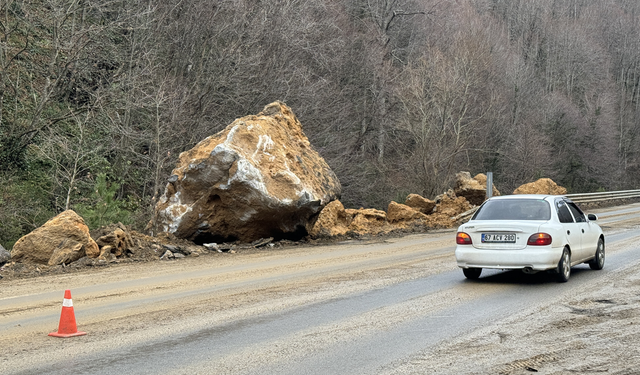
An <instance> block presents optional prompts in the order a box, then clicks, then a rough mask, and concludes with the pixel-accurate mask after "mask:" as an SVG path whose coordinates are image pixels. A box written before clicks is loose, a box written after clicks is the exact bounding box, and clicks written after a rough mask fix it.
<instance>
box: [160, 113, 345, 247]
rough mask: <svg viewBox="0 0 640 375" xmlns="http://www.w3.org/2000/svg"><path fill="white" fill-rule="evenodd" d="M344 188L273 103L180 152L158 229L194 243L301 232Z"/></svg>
mask: <svg viewBox="0 0 640 375" xmlns="http://www.w3.org/2000/svg"><path fill="white" fill-rule="evenodd" d="M340 190H341V187H340V182H339V181H338V178H337V177H336V175H335V174H334V173H333V171H332V170H331V168H329V166H328V165H327V163H326V162H325V161H324V159H323V158H322V157H321V156H320V155H319V154H318V153H317V152H316V151H314V150H313V149H312V147H311V145H310V143H309V140H308V139H307V137H306V136H305V135H304V133H303V131H302V125H301V124H300V122H299V121H298V119H297V118H296V116H295V115H294V114H293V112H292V111H291V109H290V108H289V107H287V106H286V105H285V104H283V103H281V102H274V103H271V104H269V105H267V106H266V107H265V108H264V109H263V111H262V112H260V113H259V114H258V115H255V116H253V115H252V116H246V117H243V118H240V119H237V120H235V121H234V122H233V123H231V124H230V125H229V126H227V128H226V129H225V130H223V131H221V132H220V133H218V134H215V135H213V136H210V137H208V138H206V139H204V140H203V141H201V142H200V143H198V144H197V145H196V146H195V147H194V148H193V149H191V150H189V151H186V152H183V153H182V154H180V157H179V161H178V164H177V166H176V168H175V169H174V170H173V173H172V175H171V177H170V178H169V183H168V184H167V186H166V189H165V193H164V195H163V196H162V197H161V199H160V200H159V202H158V204H157V206H156V215H155V226H156V229H157V231H162V232H168V233H173V234H174V235H175V236H176V237H179V238H185V239H189V240H192V241H196V242H220V241H228V240H241V241H247V242H248V241H253V240H256V239H259V238H267V237H275V238H283V237H295V236H300V235H305V234H306V233H307V231H308V229H309V227H310V226H311V223H312V221H313V219H314V218H315V216H314V215H316V214H318V213H319V212H320V210H321V209H322V208H323V207H324V206H325V205H326V204H327V203H329V202H331V201H332V200H334V199H336V198H338V197H339V196H340Z"/></svg>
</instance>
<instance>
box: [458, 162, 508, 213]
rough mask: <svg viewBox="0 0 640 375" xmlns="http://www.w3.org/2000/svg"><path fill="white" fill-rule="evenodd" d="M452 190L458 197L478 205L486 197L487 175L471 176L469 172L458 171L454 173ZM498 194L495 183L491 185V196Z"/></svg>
mask: <svg viewBox="0 0 640 375" xmlns="http://www.w3.org/2000/svg"><path fill="white" fill-rule="evenodd" d="M454 192H455V194H456V195H457V196H459V197H464V198H465V199H466V200H467V201H468V202H469V203H471V204H473V205H476V206H479V205H481V204H482V202H484V201H485V199H486V197H487V176H486V175H485V174H483V173H480V174H478V175H476V176H475V177H473V178H472V177H471V173H469V172H464V171H463V172H459V173H457V174H456V182H455V188H454ZM498 195H500V192H499V191H498V189H496V187H495V185H494V186H493V196H498Z"/></svg>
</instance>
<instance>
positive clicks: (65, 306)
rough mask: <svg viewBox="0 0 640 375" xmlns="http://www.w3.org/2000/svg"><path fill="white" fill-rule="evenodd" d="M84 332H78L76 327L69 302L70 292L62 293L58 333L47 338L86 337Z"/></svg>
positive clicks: (74, 316) (71, 304)
mask: <svg viewBox="0 0 640 375" xmlns="http://www.w3.org/2000/svg"><path fill="white" fill-rule="evenodd" d="M86 334H87V333H86V332H78V327H77V326H76V314H74V312H73V301H71V291H70V290H69V289H67V290H65V291H64V300H63V301H62V314H60V324H59V325H58V332H51V333H50V334H49V336H55V337H73V336H82V335H86Z"/></svg>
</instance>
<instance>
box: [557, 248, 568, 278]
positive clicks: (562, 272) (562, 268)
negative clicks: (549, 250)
mask: <svg viewBox="0 0 640 375" xmlns="http://www.w3.org/2000/svg"><path fill="white" fill-rule="evenodd" d="M569 276H571V255H570V254H569V250H568V249H564V251H563V252H562V256H561V257H560V262H558V282H559V283H566V282H567V281H569Z"/></svg>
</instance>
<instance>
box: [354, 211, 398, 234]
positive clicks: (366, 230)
mask: <svg viewBox="0 0 640 375" xmlns="http://www.w3.org/2000/svg"><path fill="white" fill-rule="evenodd" d="M345 213H346V214H347V220H348V222H349V231H353V232H355V233H357V234H377V233H381V232H385V226H387V214H386V212H384V211H381V210H376V209H374V208H360V209H358V210H356V209H352V208H348V209H346V210H345ZM389 230H390V229H387V230H386V231H389Z"/></svg>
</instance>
